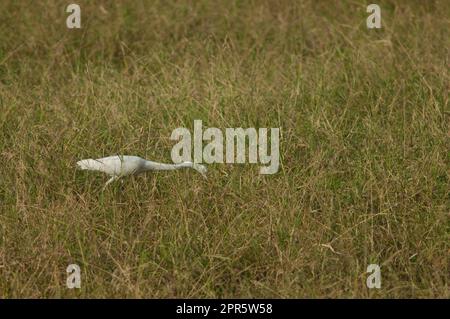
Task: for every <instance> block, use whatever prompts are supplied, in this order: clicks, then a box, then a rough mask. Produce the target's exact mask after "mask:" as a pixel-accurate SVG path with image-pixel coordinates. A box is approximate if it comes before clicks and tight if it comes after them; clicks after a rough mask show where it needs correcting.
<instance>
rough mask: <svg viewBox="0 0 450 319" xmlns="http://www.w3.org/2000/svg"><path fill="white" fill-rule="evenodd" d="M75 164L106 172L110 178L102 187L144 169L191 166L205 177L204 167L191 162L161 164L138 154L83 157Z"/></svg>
mask: <svg viewBox="0 0 450 319" xmlns="http://www.w3.org/2000/svg"><path fill="white" fill-rule="evenodd" d="M77 166H78V167H79V168H80V169H83V170H90V171H99V172H103V173H106V174H108V175H110V176H111V178H110V179H109V180H108V181H107V182H106V184H105V186H104V188H105V187H106V186H107V185H108V184H110V183H112V182H113V181H115V180H118V179H119V178H121V177H123V176H128V175H133V174H139V173H142V172H146V171H166V170H175V169H181V168H193V169H195V170H196V171H197V172H199V173H200V174H202V175H203V177H205V178H206V167H205V166H204V165H200V164H197V163H192V162H183V163H179V164H163V163H157V162H152V161H147V160H146V159H143V158H141V157H139V156H128V155H114V156H109V157H103V158H99V159H92V158H89V159H84V160H81V161H78V162H77Z"/></svg>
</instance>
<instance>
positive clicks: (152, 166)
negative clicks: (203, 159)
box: [144, 161, 192, 171]
mask: <svg viewBox="0 0 450 319" xmlns="http://www.w3.org/2000/svg"><path fill="white" fill-rule="evenodd" d="M184 167H192V163H190V162H184V163H179V164H164V163H157V162H152V161H145V164H144V170H146V171H170V170H174V169H180V168H184Z"/></svg>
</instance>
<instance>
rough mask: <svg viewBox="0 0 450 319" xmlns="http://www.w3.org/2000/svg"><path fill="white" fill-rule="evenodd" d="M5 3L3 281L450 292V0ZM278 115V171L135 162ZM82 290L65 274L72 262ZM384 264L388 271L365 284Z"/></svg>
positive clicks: (221, 290)
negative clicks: (130, 172)
mask: <svg viewBox="0 0 450 319" xmlns="http://www.w3.org/2000/svg"><path fill="white" fill-rule="evenodd" d="M68 3H69V2H66V1H33V2H32V1H13V0H2V1H1V2H0V25H1V28H0V110H1V112H0V160H1V162H2V165H1V166H0V297H1V298H14V297H65V298H66V297H69V298H71V297H100V298H102V297H138V298H141V297H363V298H365V297H445V298H448V297H449V283H448V282H449V281H448V280H449V267H448V266H449V252H450V251H449V231H448V230H449V219H448V217H449V153H448V150H449V139H448V138H449V128H448V123H449V118H448V117H449V109H448V87H449V75H448V66H449V60H448V58H449V55H448V48H449V47H450V46H449V39H450V37H449V31H448V30H449V17H448V12H449V11H450V6H449V1H426V2H425V1H399V2H397V1H395V2H394V1H379V2H378V3H379V4H380V6H381V7H382V23H383V29H381V30H367V29H366V26H365V19H366V17H367V13H366V10H365V9H366V4H365V3H362V2H361V3H360V2H358V1H339V2H337V1H336V2H335V1H333V2H332V1H312V0H311V1H306V0H305V1H206V0H201V1H189V2H185V1H169V2H168V1H120V2H119V1H118V2H116V3H115V4H113V3H114V2H112V1H95V2H94V1H77V3H78V4H80V6H81V9H82V26H83V28H82V29H81V30H69V29H67V28H66V27H65V18H66V16H67V14H66V13H65V6H66V5H67V4H68ZM194 119H202V120H203V122H204V125H207V126H210V127H219V128H225V127H281V130H282V138H281V153H282V154H281V162H282V166H281V169H280V172H279V173H278V174H276V175H272V176H262V175H259V174H258V168H257V167H256V166H254V165H219V164H216V165H211V166H210V167H209V179H208V180H206V181H205V180H203V179H202V178H201V177H200V176H198V175H195V174H192V172H187V171H183V172H181V171H180V172H164V173H157V174H147V175H142V176H137V177H133V178H129V179H127V180H126V181H125V183H124V184H123V185H121V184H116V185H113V187H111V188H109V189H107V191H105V192H104V193H102V192H101V188H102V185H103V183H104V182H105V181H106V178H105V176H101V175H96V174H89V173H85V172H80V171H76V170H75V167H74V163H75V162H76V161H77V160H79V159H81V158H86V157H101V156H106V155H112V154H134V155H140V156H142V157H147V158H149V159H152V160H157V161H169V160H170V150H171V147H172V145H173V144H174V143H173V141H170V140H169V136H170V133H171V132H172V130H173V129H175V128H176V127H179V126H185V127H192V125H193V120H194ZM71 263H77V264H79V265H80V266H81V269H82V288H81V289H80V290H69V289H67V288H66V286H65V280H66V272H65V269H66V267H67V265H68V264H71ZM371 263H378V264H380V265H381V267H382V289H379V290H376V289H374V290H369V289H367V287H366V286H365V281H366V276H367V275H366V273H365V270H366V267H367V265H368V264H371Z"/></svg>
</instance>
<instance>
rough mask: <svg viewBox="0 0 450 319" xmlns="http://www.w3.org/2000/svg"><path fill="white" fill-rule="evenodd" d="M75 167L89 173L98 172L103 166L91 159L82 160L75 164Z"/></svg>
mask: <svg viewBox="0 0 450 319" xmlns="http://www.w3.org/2000/svg"><path fill="white" fill-rule="evenodd" d="M77 166H78V168H80V169H87V170H90V171H98V170H100V168H101V166H103V163H101V162H99V161H96V160H94V159H92V158H89V159H84V160H81V161H78V162H77Z"/></svg>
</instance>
